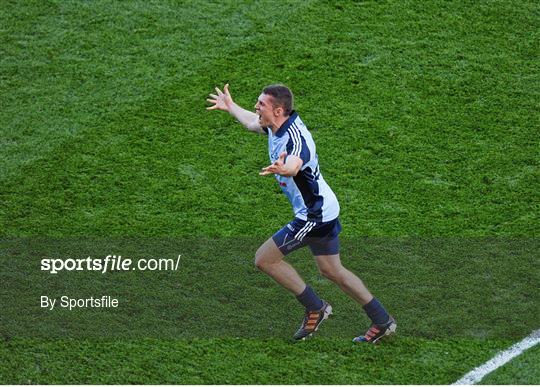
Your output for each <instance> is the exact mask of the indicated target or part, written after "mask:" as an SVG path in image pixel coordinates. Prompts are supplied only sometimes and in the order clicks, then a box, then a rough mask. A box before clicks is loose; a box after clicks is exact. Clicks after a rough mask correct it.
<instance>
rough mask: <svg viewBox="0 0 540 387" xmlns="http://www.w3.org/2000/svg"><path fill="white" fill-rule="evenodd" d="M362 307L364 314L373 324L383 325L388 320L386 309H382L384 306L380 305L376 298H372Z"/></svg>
mask: <svg viewBox="0 0 540 387" xmlns="http://www.w3.org/2000/svg"><path fill="white" fill-rule="evenodd" d="M362 308H364V310H365V311H366V314H367V315H368V317H369V318H370V319H371V321H373V323H374V324H377V325H383V324H386V323H387V322H388V320H390V316H389V315H388V313H387V312H386V309H384V306H382V305H381V303H380V302H379V300H377V299H376V298H373V300H371V301H370V302H368V303H367V304H366V305H364V306H363V307H362Z"/></svg>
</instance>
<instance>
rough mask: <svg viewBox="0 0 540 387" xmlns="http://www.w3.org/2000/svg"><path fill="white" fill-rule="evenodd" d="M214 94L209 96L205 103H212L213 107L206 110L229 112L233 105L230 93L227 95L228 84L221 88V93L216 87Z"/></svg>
mask: <svg viewBox="0 0 540 387" xmlns="http://www.w3.org/2000/svg"><path fill="white" fill-rule="evenodd" d="M216 93H217V95H216V94H209V96H210V98H208V99H207V101H208V102H210V103H213V104H214V105H212V106H209V107H207V108H206V109H207V110H224V111H229V109H230V107H231V106H232V104H233V100H232V97H231V93H229V84H228V83H227V84H226V85H225V86H224V87H223V92H222V91H221V90H219V89H218V88H217V87H216Z"/></svg>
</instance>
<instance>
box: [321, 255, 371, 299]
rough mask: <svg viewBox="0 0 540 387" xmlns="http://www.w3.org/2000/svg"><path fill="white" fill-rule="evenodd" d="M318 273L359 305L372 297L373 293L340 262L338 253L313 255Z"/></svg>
mask: <svg viewBox="0 0 540 387" xmlns="http://www.w3.org/2000/svg"><path fill="white" fill-rule="evenodd" d="M315 259H316V260H317V266H318V267H319V271H320V273H321V274H322V275H323V276H325V277H326V278H328V279H329V280H331V281H332V282H334V283H335V284H336V285H338V286H339V287H340V288H341V289H342V290H343V291H344V292H345V293H347V294H348V295H349V296H351V297H352V298H353V299H354V300H356V301H357V302H359V303H360V304H361V305H365V304H367V303H368V302H370V301H371V300H372V299H373V295H372V294H371V293H370V291H369V290H368V288H367V287H366V286H365V285H364V283H363V282H362V280H360V278H358V277H357V276H356V275H355V274H354V273H352V272H351V271H349V270H347V269H346V268H345V267H343V265H342V264H341V260H340V259H339V254H335V255H318V256H316V257H315Z"/></svg>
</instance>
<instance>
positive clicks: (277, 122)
mask: <svg viewBox="0 0 540 387" xmlns="http://www.w3.org/2000/svg"><path fill="white" fill-rule="evenodd" d="M288 119H289V116H287V117H285V116H280V117H277V118H276V119H275V120H274V121H273V122H272V125H270V128H271V129H272V133H273V134H276V132H277V131H278V130H279V128H281V125H283V124H284V123H285V121H287V120H288Z"/></svg>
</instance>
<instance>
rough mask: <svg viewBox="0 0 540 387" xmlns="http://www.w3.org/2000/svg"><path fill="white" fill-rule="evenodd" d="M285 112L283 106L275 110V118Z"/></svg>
mask: <svg viewBox="0 0 540 387" xmlns="http://www.w3.org/2000/svg"><path fill="white" fill-rule="evenodd" d="M283 112H284V110H283V108H282V107H281V106H278V107H276V108H274V116H276V117H279V116H281V115H282V114H283Z"/></svg>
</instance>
